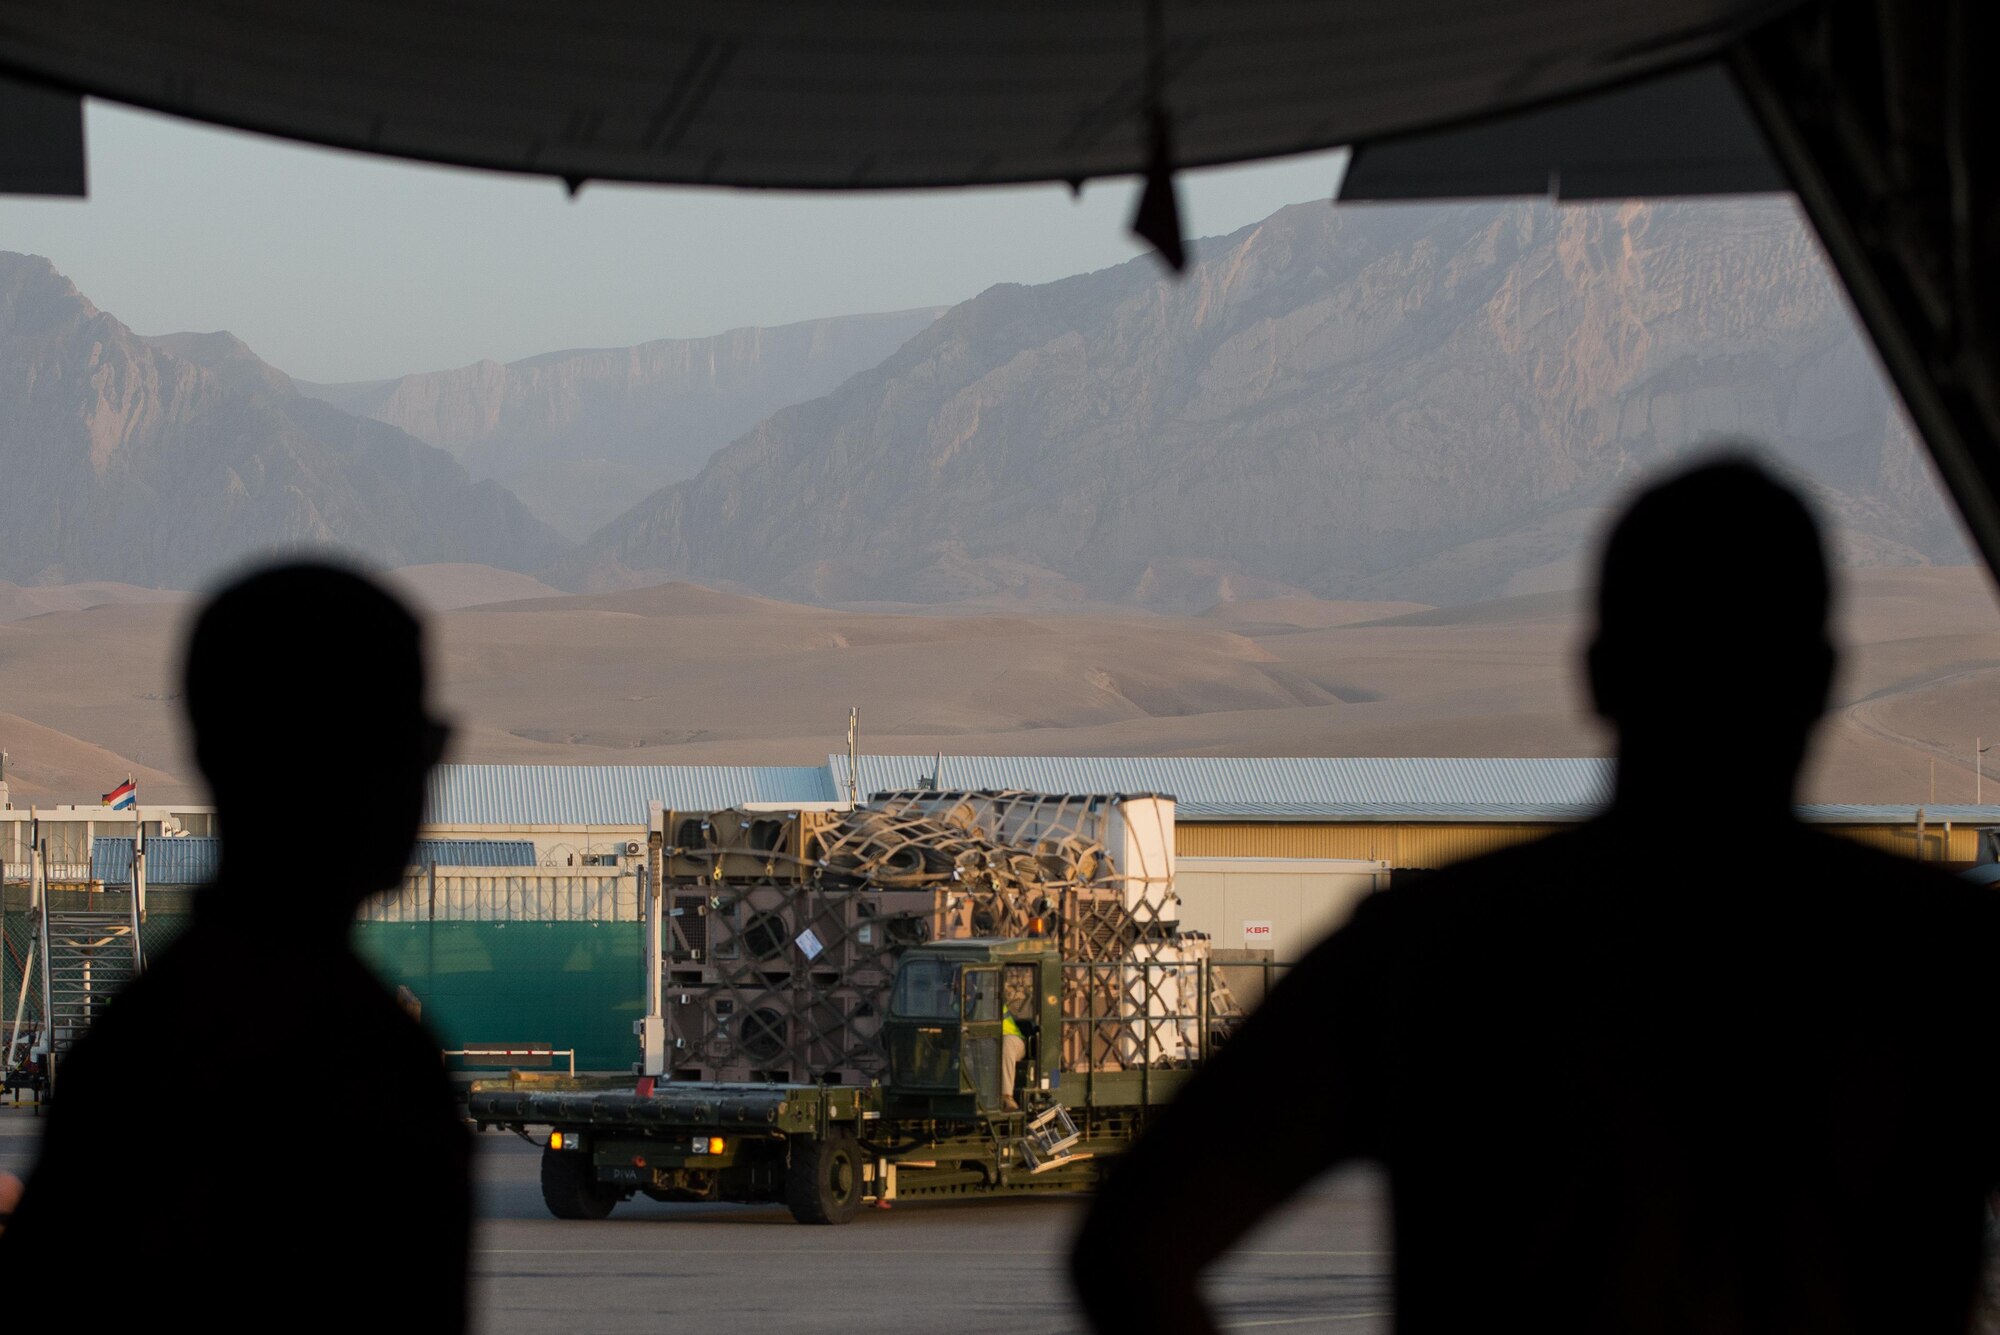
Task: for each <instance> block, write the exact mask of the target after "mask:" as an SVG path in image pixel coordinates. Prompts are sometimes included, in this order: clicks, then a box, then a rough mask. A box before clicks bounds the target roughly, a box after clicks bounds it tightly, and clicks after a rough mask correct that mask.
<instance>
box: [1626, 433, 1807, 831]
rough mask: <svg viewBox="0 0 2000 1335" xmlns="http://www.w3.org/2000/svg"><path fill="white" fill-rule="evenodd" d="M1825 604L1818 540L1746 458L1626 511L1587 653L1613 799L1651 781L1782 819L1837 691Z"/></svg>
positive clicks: (1671, 483) (1803, 513)
mask: <svg viewBox="0 0 2000 1335" xmlns="http://www.w3.org/2000/svg"><path fill="white" fill-rule="evenodd" d="M1828 592H1829V590H1828V577H1827V565H1826V553H1825V548H1824V545H1823V543H1822V541H1821V538H1820V531H1819V525H1818V524H1817V523H1816V522H1815V521H1814V520H1813V517H1812V515H1811V513H1810V512H1809V511H1808V510H1807V509H1806V507H1805V503H1804V502H1803V501H1801V500H1800V498H1799V496H1798V495H1797V493H1795V492H1794V491H1792V490H1791V489H1790V488H1789V487H1786V486H1785V485H1784V484H1782V483H1780V482H1779V481H1777V480H1776V479H1775V478H1773V477H1772V476H1771V475H1770V474H1769V473H1767V472H1766V471H1765V470H1764V469H1762V468H1760V467H1759V466H1758V465H1756V464H1755V463H1752V462H1750V461H1749V460H1748V459H1747V458H1741V457H1735V456H1730V457H1724V458H1720V459H1717V460H1714V461H1712V462H1708V463H1704V464H1700V465H1697V466H1695V467H1693V468H1690V469H1688V470H1687V471H1685V472H1682V473H1680V474H1678V475H1676V476H1674V477H1671V478H1669V479H1667V480H1666V481H1664V482H1661V483H1659V484H1658V485H1656V486H1654V487H1652V488H1650V489H1649V490H1647V491H1646V492H1645V493H1644V494H1643V495H1641V496H1640V497H1639V498H1638V500H1636V501H1634V502H1633V503H1632V506H1631V508H1630V509H1629V510H1627V511H1626V512H1625V515H1624V517H1623V518H1621V519H1620V520H1619V521H1618V524H1617V527H1616V528H1614V529H1613V530H1612V533H1611V538H1610V541H1609V542H1608V543H1607V544H1606V546H1605V550H1604V562H1603V574H1602V578H1601V582H1600V584H1599V586H1598V607H1597V610H1598V628H1597V639H1596V642H1595V643H1593V644H1592V645H1591V648H1590V685H1591V692H1592V695H1593V696H1594V698H1595V700H1596V705H1597V711H1598V713H1600V714H1602V715H1603V716H1604V717H1605V718H1606V719H1607V720H1609V721H1610V722H1611V723H1612V724H1613V725H1614V726H1615V727H1616V728H1617V730H1618V738H1619V754H1620V761H1621V763H1620V774H1619V787H1620V792H1621V796H1622V795H1626V794H1627V793H1628V791H1629V790H1630V789H1631V788H1632V787H1634V786H1635V785H1638V784H1647V783H1650V782H1652V781H1660V782H1671V783H1674V784H1687V783H1700V784H1701V785H1702V787H1701V791H1702V792H1704V793H1705V794H1706V795H1709V796H1712V797H1715V798H1718V799H1721V800H1725V801H1726V800H1728V799H1729V797H1730V795H1731V794H1738V795H1743V796H1745V797H1747V798H1749V799H1750V800H1752V801H1756V800H1760V799H1768V800H1771V801H1777V800H1778V799H1780V798H1782V802H1783V803H1784V804H1789V802H1790V800H1791V793H1792V788H1793V786H1794V783H1795V781H1796V779H1797V774H1798V769H1799V765H1800V763H1801V761H1802V760H1803V758H1804V755H1805V745H1806V739H1807V737H1808V735H1809V734H1810V733H1811V731H1812V726H1813V723H1814V721H1815V720H1816V719H1818V717H1819V716H1820V713H1821V712H1822V711H1823V710H1824V709H1825V708H1826V698H1827V690H1828V688H1829V685H1830V683H1831V680H1832V675H1833V661H1834V655H1833V648H1832V646H1831V644H1830V643H1829V641H1828V639H1827V629H1826V619H1827V605H1828ZM1683 795H1684V796H1685V795H1686V794H1683Z"/></svg>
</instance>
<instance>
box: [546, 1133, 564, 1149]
mask: <svg viewBox="0 0 2000 1335" xmlns="http://www.w3.org/2000/svg"><path fill="white" fill-rule="evenodd" d="M562 1147H563V1134H562V1132H560V1131H551V1132H549V1148H550V1149H552V1150H559V1149H561V1148H562Z"/></svg>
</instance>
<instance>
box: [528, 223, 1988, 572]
mask: <svg viewBox="0 0 2000 1335" xmlns="http://www.w3.org/2000/svg"><path fill="white" fill-rule="evenodd" d="M1200 253H1201V256H1202V258H1201V262H1200V263H1199V264H1198V265H1196V266H1195V267H1194V268H1193V269H1192V270H1191V271H1190V273H1189V274H1188V276H1187V277H1186V278H1185V279H1184V280H1182V281H1179V282H1175V281H1172V280H1170V279H1167V278H1164V277H1163V276H1162V275H1161V274H1160V272H1159V270H1158V267H1157V265H1155V264H1154V263H1153V262H1152V261H1151V260H1149V259H1140V260H1135V261H1133V262H1132V263H1130V264H1127V265H1123V266H1120V267H1117V268H1113V269H1108V270H1104V271H1102V272H1099V273H1092V274H1085V275H1082V276H1079V277H1075V278H1070V279H1065V280H1063V281H1061V282H1056V283H1050V284H1046V285H1042V286H1036V287H1021V286H1001V287H996V288H992V289H990V290H988V291H987V292H985V293H983V294H981V295H980V296H978V297H976V298H974V299H972V300H971V301H968V302H965V303H963V304H961V305H959V306H956V307H954V308H952V309H951V310H950V311H948V312H946V314H945V315H944V316H942V317H941V318H940V319H938V320H937V322H936V323H935V324H932V325H931V326H930V327H928V328H926V329H924V330H923V331H922V332H921V333H919V334H917V335H916V336H915V337H914V338H912V339H911V340H910V341H909V342H908V343H907V344H905V345H904V346H903V347H902V348H901V349H900V350H899V351H897V352H896V353H895V354H894V355H893V356H891V357H889V358H888V359H887V360H886V361H884V362H883V363H882V364H881V365H880V366H878V367H875V368H874V369H872V370H868V371H863V372H861V373H860V374H858V375H856V376H855V377H854V378H853V379H851V380H849V381H848V382H847V383H846V384H844V385H842V386H841V387H839V388H838V389H836V390H834V391H833V392H831V393H829V394H827V395H825V396H823V397H820V398H817V399H814V400H812V401H810V402H806V403H801V404H798V405H796V406H793V407H789V408H785V409H782V410H780V411H778V412H776V413H774V414H773V415H772V416H771V417H769V418H768V419H766V420H765V421H764V422H762V423H760V424H759V425H758V426H757V427H756V428H755V429H754V430H752V431H751V432H749V433H748V434H747V435H745V436H744V437H743V438H741V439H740V440H738V441H736V442H735V443H733V444H731V445H730V446H729V447H728V448H726V449H724V450H723V451H721V452H720V453H719V454H718V455H717V456H716V457H715V458H714V460H713V461H712V462H711V463H710V464H709V465H708V466H707V467H706V468H705V469H704V470H703V471H702V472H701V474H700V475H699V476H698V477H696V478H693V479H691V480H688V481H685V482H681V483H677V484H675V485H673V486H670V487H667V488H665V489H663V490H661V491H660V492H658V493H656V494H655V495H653V496H651V497H649V498H647V499H646V500H645V501H644V502H643V503H642V504H640V505H639V506H637V507H636V508H634V509H633V510H632V511H630V512H629V513H627V514H625V515H623V516H621V517H620V518H619V519H617V520H616V521H614V522H613V523H611V524H610V525H608V526H607V527H606V528H605V529H604V530H603V531H602V532H600V533H599V534H597V535H596V536H595V537H593V538H592V540H591V541H590V542H589V543H587V544H586V545H585V547H584V548H583V549H581V550H580V551H578V552H577V553H575V554H573V555H572V556H570V557H568V558H566V559H565V561H564V562H563V564H562V565H561V566H560V567H559V568H558V570H557V572H556V574H555V575H554V576H553V578H554V579H555V582H557V583H561V584H565V585H566V586H569V587H576V588H610V587H618V586H621V585H632V584H646V583H654V582H658V581H659V580H662V579H669V578H673V579H693V580H697V581H701V582H727V583H730V584H732V585H735V586H740V587H749V588H753V589H756V590H759V591H762V592H765V593H769V594H772V595H774V596H781V597H786V598H793V599H798V600H803V601H812V602H823V603H853V602H858V601H864V600H873V601H880V600H900V601H907V602H952V601H957V600H962V599H967V598H986V597H992V596H995V595H999V594H1007V593H1012V594H1015V595H1019V596H1023V597H1027V598H1031V599H1037V600H1041V601H1055V600H1060V599H1064V598H1070V599H1085V598H1090V599H1099V600H1109V601H1116V602H1127V603H1136V604H1140V605H1144V606H1148V607H1152V608H1155V609H1159V610H1169V611H1197V610H1200V609H1201V608H1204V607H1206V606H1208V605H1210V604H1212V603H1215V602H1218V601H1224V600H1228V599H1232V598H1256V599H1268V598H1285V597H1292V596H1298V595H1302V594H1303V595H1310V596H1313V597H1318V598H1325V599H1335V600H1342V599H1361V600H1377V599H1389V600H1404V601H1412V602H1420V603H1428V604H1458V603H1465V602H1469V601H1473V600H1477V599H1483V598H1489V597H1493V596H1498V595H1507V594H1529V593H1536V592H1547V591H1552V590H1560V589H1563V588H1569V587H1573V586H1575V585H1576V584H1577V583H1579V582H1580V576H1581V574H1582V567H1583V564H1584V563H1585V562H1586V561H1587V558H1588V542H1587V539H1588V537H1589V536H1590V535H1591V534H1593V533H1594V532H1596V531H1597V530H1598V529H1599V528H1600V527H1601V526H1602V523H1603V520H1604V517H1605V514H1606V512H1607V509H1608V507H1610V506H1613V505H1615V504H1616V503H1617V501H1618V499H1619V498H1620V497H1621V496H1622V494H1623V492H1624V490H1625V489H1626V487H1627V486H1628V485H1629V484H1630V482H1631V480H1632V479H1634V478H1635V477H1637V476H1640V475H1642V474H1644V473H1646V472H1647V471H1649V470H1650V469H1652V468H1653V467H1655V466H1656V465H1658V464H1659V463H1661V462H1662V461H1664V460H1667V459H1669V458H1671V457H1673V456H1675V455H1677V454H1680V453H1682V452H1684V451H1685V450H1686V449H1687V447H1688V446H1689V445H1690V444H1691V443H1692V442H1696V441H1699V440H1702V439H1704V438H1707V437H1713V436H1716V435H1721V434H1728V433H1748V434H1749V435H1752V436H1754V437H1756V438H1758V439H1760V440H1766V441H1770V442H1773V443H1774V445H1775V448H1776V449H1777V451H1778V457H1779V459H1780V460H1781V462H1782V463H1783V464H1784V465H1786V466H1787V467H1789V468H1790V469H1792V470H1794V471H1795V472H1797V473H1798V474H1799V475H1801V477H1802V478H1803V479H1804V480H1805V481H1806V482H1807V484H1808V485H1809V486H1810V487H1811V488H1812V490H1813V491H1814V493H1815V495H1816V496H1817V498H1818V499H1819V501H1820V503H1821V505H1822V507H1823V508H1824V509H1825V510H1827V511H1828V512H1829V513H1830V514H1831V516H1832V517H1833V518H1834V519H1835V521H1836V523H1837V526H1838V527H1839V529H1840V531H1841V534H1842V543H1843V548H1842V555H1843V557H1844V558H1845V559H1847V560H1849V561H1852V562H1857V563H1862V564H1873V565H1905V564H1924V563H1927V562H1933V561H1947V562H1950V561H1963V560H1965V559H1966V554H1965V548H1964V545H1963V543H1962V540H1961V539H1960V537H1959V534H1958V532H1957V530H1956V528H1955V527H1954V524H1953V521H1952V519H1951V518H1950V516H1949V515H1948V513H1947V512H1946V509H1945V507H1944V506H1943V504H1942V503H1941V502H1940V500H1939V497H1938V494H1937V491H1936V487H1935V483H1934V482H1933V480H1932V479H1931V477H1930V475H1929V472H1928V467H1927V465H1926V463H1925V462H1924V461H1923V460H1922V458H1921V457H1920V455H1919V453H1918V451H1917V450H1916V449H1915V448H1914V446H1913V444H1912V440H1911V437H1910V434H1909V432H1908V431H1907V429H1906V428H1905V426H1904V424H1903V422H1902V420H1901V418H1900V417H1899V415H1898V414H1897V412H1896V410H1895V408H1894V406H1893V404H1892V401H1891V399H1890V396H1889V395H1888V393H1887V391H1886V390H1885V389H1884V387H1883V384H1882V380H1881V377H1880V375H1879V374H1878V373H1877V371H1876V368H1875V366H1874V364H1873V362H1872V359H1871V357H1870V354H1869V353H1868V352H1867V350H1866V349H1865V347H1864V345H1863V343H1862V341H1861V339H1860V337H1859V335H1858V332H1857V330H1856V328H1855V326H1854V323H1853V321H1852V319H1851V318H1850V316H1849V314H1848V311H1847V308H1846V307H1845V305H1844V304H1843V302H1842V301H1841V299H1840V297H1839V295H1838V293H1837V292H1836V290H1835V287H1834V284H1833V283H1832V281H1831V279H1830V277H1829V275H1828V273H1827V271H1826V268H1825V266H1824V264H1823V262H1822V260H1821V258H1820V255H1819V253H1818V251H1817V249H1816V247H1815V245H1814V243H1813V241H1812V240H1811V238H1810V236H1809V234H1808V232H1807V231H1806V229H1805V227H1804V226H1803V224H1802V223H1801V221H1800V220H1799V218H1798V216H1797V214H1796V212H1795V210H1794V209H1793V207H1792V206H1791V205H1790V203H1789V202H1785V201H1779V200H1775V199H1763V200H1760V199H1746V200H1734V201H1728V202H1716V201H1703V202H1700V203H1661V204H1626V205H1620V206H1580V205H1566V206H1561V207H1556V206H1552V205H1549V204H1547V203H1541V202H1537V203H1519V204H1512V203H1510V204H1485V203H1482V204H1467V205H1459V206H1448V207H1439V206H1434V205H1424V206H1394V207H1390V206H1373V207H1349V208H1341V209H1332V208H1328V207H1326V206H1325V205H1323V204H1310V205H1298V206H1295V207H1292V208H1287V209H1284V210H1281V211H1280V212H1279V213H1277V214H1275V215H1273V216H1272V217H1271V218H1269V219H1266V220H1265V221H1264V222H1262V223H1259V224H1257V225H1255V226H1252V227H1249V228H1246V229H1244V230H1242V231H1240V232H1238V233H1236V234H1234V235H1232V236H1229V237H1226V238H1222V239H1219V240H1215V241H1210V242H1207V243H1204V244H1203V245H1202V246H1201V248H1200Z"/></svg>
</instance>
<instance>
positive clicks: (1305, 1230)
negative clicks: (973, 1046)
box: [0, 1105, 1390, 1335]
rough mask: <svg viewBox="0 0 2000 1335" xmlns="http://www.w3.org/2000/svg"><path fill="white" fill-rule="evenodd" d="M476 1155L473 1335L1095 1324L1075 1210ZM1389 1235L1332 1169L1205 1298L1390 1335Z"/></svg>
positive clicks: (9, 1126) (1364, 1195) (901, 1331)
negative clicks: (793, 1201)
mask: <svg viewBox="0 0 2000 1335" xmlns="http://www.w3.org/2000/svg"><path fill="white" fill-rule="evenodd" d="M41 1126H42V1123H41V1121H40V1120H39V1119H38V1118H36V1117H35V1116H34V1115H33V1113H32V1112H31V1110H30V1109H29V1108H28V1107H27V1106H25V1105H24V1106H22V1107H20V1108H9V1107H5V1106H0V1169H4V1170H6V1171H8V1172H14V1173H20V1174H23V1175H25V1174H26V1173H27V1170H28V1169H29V1167H30V1166H31V1165H32V1164H33V1161H34V1153H35V1144H36V1141H37V1139H38V1137H39V1133H40V1128H41ZM317 1134H325V1135H328V1136H334V1135H340V1134H343V1133H342V1132H340V1131H338V1130H327V1131H324V1132H320V1133H317ZM478 1144H479V1157H478V1183H479V1188H478V1189H479V1200H478V1224H477V1227H476V1231H475V1233H474V1237H473V1248H474V1251H473V1258H472V1270H473V1285H474V1304H475V1317H474V1321H475V1324H474V1329H475V1330H476V1331H478V1332H480V1335H517V1333H518V1335H528V1332H534V1333H535V1335H542V1333H543V1332H547V1331H551V1330H560V1331H562V1332H564V1335H600V1333H602V1335H618V1333H619V1332H626V1331H635V1332H636V1331H644V1332H648V1335H651V1333H652V1332H657V1331H659V1330H660V1329H662V1328H663V1327H671V1328H673V1329H676V1330H684V1331H694V1332H701V1333H702V1335H752V1332H755V1333H756V1335H771V1333H772V1332H792V1331H799V1332H840V1333H841V1335H851V1333H853V1332H865V1335H931V1333H932V1332H935V1331H940V1330H951V1331H960V1332H978V1333H983V1332H988V1331H991V1332H994V1335H1055V1333H1057V1332H1078V1331H1081V1330H1082V1329H1083V1327H1082V1323H1081V1322H1080V1320H1079V1319H1078V1317H1077V1315H1076V1314H1075V1312H1074V1310H1073V1309H1072V1307H1071V1304H1070V1300H1069V1295H1068V1290H1067V1286H1066V1283H1065V1281H1064V1275H1063V1270H1064V1256H1063V1253H1064V1248H1065V1247H1066V1245H1067V1243H1068V1239H1069V1235H1070V1232H1071V1231H1072V1230H1073V1229H1074V1228H1075V1226H1076V1223H1077V1219H1078V1214H1079V1211H1080V1210H1081V1208H1082V1207H1081V1200H1080V1199H1076V1200H1072V1199H1057V1200H1002V1201H987V1202H979V1201H970V1202H952V1203H948V1204H902V1205H898V1206H897V1207H896V1208H894V1209H892V1210H888V1211H870V1212H867V1213H864V1214H863V1215H862V1216H861V1217H860V1218H859V1219H857V1220H855V1221H854V1222H853V1223H851V1224H848V1225H846V1226H844V1227H839V1228H813V1227H807V1226H805V1225H800V1224H795V1223H793V1222H792V1219H791V1216H790V1215H788V1214H786V1213H785V1211H784V1210H783V1208H782V1207H776V1206H773V1207H768V1208H767V1207H756V1206H704V1205H662V1204H659V1203H657V1202H654V1201H648V1200H644V1199H639V1200H635V1201H630V1202H627V1203H626V1204H624V1205H621V1206H619V1207H618V1210H617V1212H616V1213H615V1214H613V1215H612V1217H611V1218H610V1219H607V1220H604V1221H602V1222H580V1221H563V1220H557V1219H553V1218H551V1217H550V1216H549V1214H548V1212H547V1210H545V1209H544V1208H543V1206H542V1200H541V1188H540V1186H539V1185H538V1183H537V1178H536V1175H537V1170H538V1165H539V1155H540V1153H541V1152H540V1150H539V1149H538V1148H536V1147H535V1146H532V1145H529V1144H527V1143H525V1142H524V1141H522V1140H520V1139H519V1138H518V1137H515V1136H512V1135H506V1134H503V1133H497V1132H489V1133H487V1134H485V1135H482V1136H480V1137H479V1138H478ZM301 1204H302V1205H303V1201H302V1202H301ZM1384 1236H1385V1234H1384V1228H1383V1219H1382V1212H1381V1210H1380V1206H1379V1195H1378V1189H1377V1182H1376V1179H1374V1178H1373V1177H1372V1176H1371V1175H1368V1174H1365V1173H1350V1174H1343V1175H1340V1176H1337V1177H1334V1178H1332V1179H1329V1180H1328V1181H1327V1182H1325V1183H1322V1184H1320V1185H1319V1186H1317V1187H1316V1188H1314V1189H1313V1190H1311V1191H1309V1192H1307V1193H1306V1195H1305V1196H1304V1197H1303V1198H1302V1199H1301V1200H1300V1201H1299V1202H1298V1203H1296V1204H1295V1205H1294V1206H1293V1207H1291V1208H1290V1209H1289V1210H1288V1211H1287V1212H1286V1213H1285V1214H1283V1215H1282V1216H1281V1217H1279V1218H1278V1219H1276V1220H1274V1221H1272V1223H1271V1224H1270V1225H1268V1226H1267V1227H1265V1228H1264V1229H1262V1230H1260V1231H1259V1232H1258V1233H1256V1234H1255V1235H1253V1236H1252V1237H1251V1238H1250V1239H1249V1240H1248V1241H1247V1242H1246V1243H1245V1245H1244V1247H1243V1249H1242V1250H1241V1251H1240V1252H1238V1253H1237V1254H1236V1255H1235V1256H1233V1257H1232V1258H1231V1259H1230V1260H1229V1262H1228V1263H1227V1264H1226V1265H1224V1266H1222V1267H1220V1268H1219V1269H1218V1271H1217V1273H1216V1274H1215V1275H1214V1276H1213V1278H1212V1279H1211V1282H1210V1284H1209V1286H1208V1292H1209V1295H1210V1299H1211V1301H1212V1302H1213V1303H1214V1304H1215V1306H1216V1309H1217V1313H1218V1315H1219V1317H1220V1319H1221V1320H1222V1322H1223V1325H1224V1328H1225V1329H1236V1330H1248V1331H1270V1332H1272V1335H1291V1332H1294V1331H1296V1332H1298V1333H1299V1335H1313V1333H1314V1332H1319V1331H1329V1332H1340V1335H1387V1332H1388V1331H1389V1329H1390V1320H1389V1310H1390V1309H1389V1257H1388V1255H1387V1252H1386V1251H1385V1250H1384V1248H1385V1246H1386V1243H1385V1242H1384V1241H1383V1238H1384ZM1147 1278H1148V1277H1147V1276H1146V1275H1143V1274H1141V1275H1136V1276H1134V1277H1133V1282H1134V1283H1135V1284H1144V1283H1146V1282H1147Z"/></svg>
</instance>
